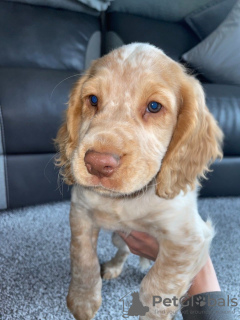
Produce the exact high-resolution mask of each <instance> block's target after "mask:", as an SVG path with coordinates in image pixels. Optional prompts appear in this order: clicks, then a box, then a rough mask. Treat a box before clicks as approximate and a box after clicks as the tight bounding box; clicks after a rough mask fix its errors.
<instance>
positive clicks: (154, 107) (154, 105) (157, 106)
mask: <svg viewBox="0 0 240 320" xmlns="http://www.w3.org/2000/svg"><path fill="white" fill-rule="evenodd" d="M161 108H162V105H161V103H159V102H156V101H151V102H149V104H148V106H147V111H148V112H152V113H156V112H159V111H160V110H161Z"/></svg>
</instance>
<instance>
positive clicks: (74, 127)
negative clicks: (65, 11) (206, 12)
mask: <svg viewBox="0 0 240 320" xmlns="http://www.w3.org/2000/svg"><path fill="white" fill-rule="evenodd" d="M221 142H222V132H221V130H220V129H219V127H218V125H217V123H216V121H215V120H214V118H213V116H212V115H211V114H210V112H209V110H208V108H207V107H206V104H205V98H204V92H203V89H202V87H201V85H200V83H199V81H198V80H196V79H195V78H194V77H193V76H191V75H188V74H187V73H186V70H185V69H184V67H183V66H181V65H180V64H179V63H177V62H175V61H173V60H172V59H170V58H169V57H167V56H166V55H165V54H164V53H163V52H162V51H161V50H160V49H158V48H156V47H154V46H152V45H149V44H144V43H133V44H129V45H126V46H123V47H121V48H119V49H116V50H114V51H112V52H111V53H109V54H108V55H106V56H104V57H102V58H100V59H98V60H97V61H94V62H93V63H92V65H91V67H90V68H89V69H88V70H87V71H86V73H85V74H84V75H83V76H82V77H81V78H80V79H79V81H78V82H77V84H76V86H75V87H74V89H73V90H72V92H71V95H70V100H69V106H68V109H67V113H66V121H65V122H64V124H63V125H62V127H61V128H60V130H59V132H58V135H57V138H56V143H57V146H58V148H59V157H58V159H57V164H58V165H59V166H60V167H61V173H62V175H63V177H64V180H65V182H66V183H68V184H73V185H74V186H73V189H72V198H71V212H70V224H71V232H72V237H71V271H72V279H71V284H70V287H69V293H68V297H67V304H68V307H69V309H70V310H71V312H72V313H73V315H74V317H75V318H76V319H78V320H90V319H92V318H93V317H94V315H95V313H96V312H97V310H98V308H99V307H100V305H101V287H102V279H101V272H100V265H99V261H98V257H97V254H96V245H97V238H98V233H99V229H100V228H105V229H110V230H112V231H114V230H115V231H116V230H121V231H123V232H126V233H127V234H128V233H130V232H131V230H137V231H142V232H147V233H148V234H150V235H152V236H154V237H155V238H157V240H158V241H159V246H160V250H159V254H158V256H157V259H156V261H155V263H154V265H153V266H152V268H151V269H150V271H149V272H148V274H147V275H146V276H145V277H144V279H143V281H142V283H141V287H140V300H141V302H142V304H143V305H144V306H148V307H149V311H148V312H147V313H146V315H145V316H141V317H140V319H159V314H161V317H160V319H164V320H168V319H172V318H173V317H174V313H175V312H176V311H177V309H178V308H179V307H177V306H176V304H175V303H172V304H171V305H170V306H168V307H167V306H165V305H164V304H162V303H159V304H157V305H155V306H153V296H156V295H157V296H161V297H162V298H170V299H172V298H173V297H177V298H178V299H180V297H182V296H183V295H184V294H185V293H186V292H187V290H188V289H189V287H190V285H191V281H192V280H193V278H194V277H195V275H196V274H197V273H198V272H199V270H200V269H201V268H202V267H203V265H204V264H205V263H206V260H207V256H208V251H209V246H210V243H211V240H212V238H213V233H214V232H213V227H212V226H211V223H210V222H209V221H208V222H204V221H203V220H202V219H201V217H200V216H199V214H198V209H197V185H198V181H199V178H201V177H204V174H205V172H206V171H208V166H209V164H210V163H211V162H212V161H214V160H215V159H216V158H217V157H221V155H222V152H221ZM113 243H114V244H115V245H116V246H117V247H118V251H117V254H116V256H115V257H114V258H113V259H112V260H111V261H108V262H106V263H105V264H104V265H103V266H102V276H103V278H105V279H111V278H115V277H117V276H118V275H119V274H120V273H121V271H122V268H123V264H124V262H125V260H126V258H127V256H128V254H129V249H128V247H127V246H126V244H125V243H124V242H123V240H122V239H121V238H120V236H118V235H117V234H116V233H115V234H113ZM142 262H144V261H142Z"/></svg>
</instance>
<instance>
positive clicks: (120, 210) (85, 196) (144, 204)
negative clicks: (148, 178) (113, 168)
mask: <svg viewBox="0 0 240 320" xmlns="http://www.w3.org/2000/svg"><path fill="white" fill-rule="evenodd" d="M78 201H79V203H81V201H82V202H83V203H84V204H85V206H87V207H88V211H89V214H90V215H91V218H92V219H93V221H94V224H96V225H98V226H99V227H101V228H104V229H108V230H125V231H131V230H133V229H134V230H138V231H148V230H149V229H152V228H154V221H155V220H156V218H157V217H158V218H159V216H161V215H163V214H164V211H163V210H161V203H160V201H159V198H156V199H155V197H151V194H150V195H148V197H139V198H133V199H114V198H107V197H103V196H101V195H98V194H95V193H93V192H88V191H86V192H83V193H82V196H81V197H79V198H78Z"/></svg>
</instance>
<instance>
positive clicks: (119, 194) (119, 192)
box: [79, 177, 155, 198]
mask: <svg viewBox="0 0 240 320" xmlns="http://www.w3.org/2000/svg"><path fill="white" fill-rule="evenodd" d="M79 184H80V185H81V186H82V187H84V188H86V189H88V190H91V191H93V192H96V193H98V194H100V195H103V196H106V197H111V198H126V197H130V198H133V197H135V196H139V195H140V194H141V193H146V190H147V189H148V188H149V187H151V186H155V177H153V178H152V179H151V180H150V181H147V182H146V183H145V184H143V185H140V186H134V187H132V188H129V185H128V188H124V186H121V187H117V186H116V184H115V186H114V187H113V186H111V184H110V183H109V184H108V183H101V182H100V183H98V184H93V183H87V184H85V183H84V184H83V183H79Z"/></svg>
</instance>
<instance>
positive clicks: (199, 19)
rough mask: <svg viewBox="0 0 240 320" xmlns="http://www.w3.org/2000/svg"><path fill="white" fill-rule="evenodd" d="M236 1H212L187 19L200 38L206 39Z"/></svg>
mask: <svg viewBox="0 0 240 320" xmlns="http://www.w3.org/2000/svg"><path fill="white" fill-rule="evenodd" d="M235 3H236V0H220V1H219V0H216V1H212V2H210V3H207V4H206V5H205V6H203V7H201V8H199V9H197V10H195V11H194V12H192V13H191V14H190V15H188V16H187V17H186V18H185V21H186V22H187V24H188V25H189V26H190V27H191V28H192V30H193V31H194V32H195V33H196V34H197V35H198V36H199V38H200V39H204V38H206V37H207V36H208V35H209V34H210V33H212V32H213V31H214V30H215V29H216V28H217V27H218V26H219V25H220V23H221V22H223V21H224V19H225V18H226V17H227V15H228V14H229V12H230V11H231V10H232V8H233V6H234V4H235ZM206 22H207V23H206Z"/></svg>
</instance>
